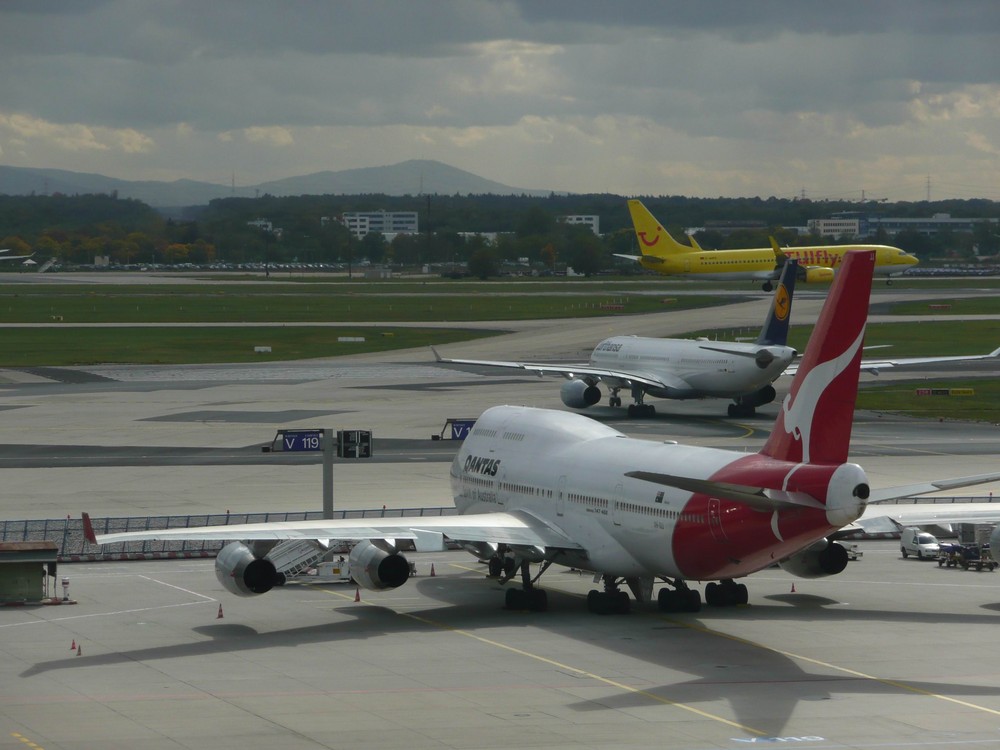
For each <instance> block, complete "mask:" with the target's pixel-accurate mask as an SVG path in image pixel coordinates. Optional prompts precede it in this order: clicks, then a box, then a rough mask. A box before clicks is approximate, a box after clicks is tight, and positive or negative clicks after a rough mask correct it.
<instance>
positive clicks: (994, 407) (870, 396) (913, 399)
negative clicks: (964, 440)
mask: <svg viewBox="0 0 1000 750" xmlns="http://www.w3.org/2000/svg"><path fill="white" fill-rule="evenodd" d="M949 389H950V390H954V389H963V390H964V389H972V391H973V392H974V393H973V394H972V395H921V394H920V392H921V391H927V390H949ZM857 406H858V408H859V409H869V410H872V411H886V412H896V413H900V414H909V415H911V416H914V417H921V418H923V419H963V420H968V421H974V422H991V423H992V424H1000V380H998V379H996V378H988V379H982V380H966V379H961V380H947V381H946V380H933V381H926V382H924V381H921V382H920V383H894V384H892V385H883V386H866V387H864V388H863V389H862V390H861V391H860V392H859V393H858V403H857Z"/></svg>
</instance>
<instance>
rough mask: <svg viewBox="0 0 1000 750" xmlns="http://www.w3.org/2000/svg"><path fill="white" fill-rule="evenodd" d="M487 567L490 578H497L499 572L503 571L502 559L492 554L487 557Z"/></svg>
mask: <svg viewBox="0 0 1000 750" xmlns="http://www.w3.org/2000/svg"><path fill="white" fill-rule="evenodd" d="M487 567H488V568H489V576H490V578H499V577H500V574H501V573H503V560H501V559H500V558H499V557H497V556H496V555H494V556H493V557H491V558H490V559H489V562H488V563H487Z"/></svg>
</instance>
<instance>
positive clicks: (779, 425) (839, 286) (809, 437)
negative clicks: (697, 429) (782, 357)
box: [761, 250, 875, 464]
mask: <svg viewBox="0 0 1000 750" xmlns="http://www.w3.org/2000/svg"><path fill="white" fill-rule="evenodd" d="M874 271H875V252H874V251H872V250H861V251H852V252H849V253H847V254H846V255H845V258H844V262H843V264H842V265H841V267H840V268H839V269H838V270H837V276H836V278H835V279H834V282H833V286H831V287H830V294H829V296H828V297H827V299H826V303H825V304H824V305H823V310H822V312H821V313H820V316H819V321H818V322H817V323H816V327H815V328H814V329H813V333H812V336H811V337H810V339H809V343H808V345H807V346H806V351H805V354H804V355H803V357H802V362H801V363H800V364H799V367H798V370H797V371H796V373H795V377H794V379H793V380H792V385H791V389H790V390H789V393H788V395H787V396H785V400H784V401H783V402H782V404H781V411H780V413H779V414H778V419H777V420H776V421H775V423H774V429H773V431H772V432H771V436H770V437H769V438H768V440H767V443H766V444H765V445H764V448H763V449H762V450H761V453H763V454H764V455H767V456H771V457H772V458H777V459H781V460H784V461H795V462H801V463H835V464H840V463H844V462H845V461H846V460H847V453H848V448H849V447H850V442H851V425H852V422H853V420H854V401H855V399H856V398H857V395H858V375H859V373H860V371H861V367H860V363H861V349H862V344H863V342H864V337H865V323H866V321H867V320H868V299H869V295H870V293H871V286H872V274H873V273H874Z"/></svg>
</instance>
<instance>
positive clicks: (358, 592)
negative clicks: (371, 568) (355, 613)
mask: <svg viewBox="0 0 1000 750" xmlns="http://www.w3.org/2000/svg"><path fill="white" fill-rule="evenodd" d="M354 601H356V602H360V601H361V589H355V590H354Z"/></svg>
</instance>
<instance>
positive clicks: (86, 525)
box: [83, 513, 97, 544]
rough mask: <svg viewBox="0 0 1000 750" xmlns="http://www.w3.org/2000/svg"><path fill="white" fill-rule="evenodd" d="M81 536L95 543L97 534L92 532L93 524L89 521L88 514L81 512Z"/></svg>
mask: <svg viewBox="0 0 1000 750" xmlns="http://www.w3.org/2000/svg"><path fill="white" fill-rule="evenodd" d="M83 538H84V539H86V540H87V541H88V542H90V543H91V544H97V535H96V534H95V533H94V524H92V523H91V522H90V514H89V513H84V514H83Z"/></svg>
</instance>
